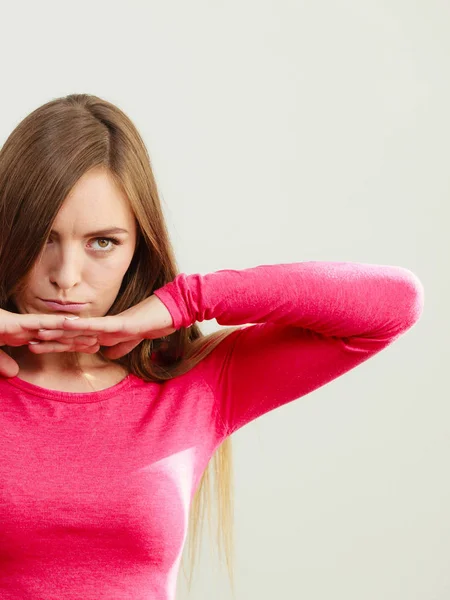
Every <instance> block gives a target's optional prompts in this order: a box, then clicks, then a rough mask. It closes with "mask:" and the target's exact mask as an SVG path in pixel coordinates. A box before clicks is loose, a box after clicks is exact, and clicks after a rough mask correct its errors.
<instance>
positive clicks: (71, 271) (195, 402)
mask: <svg viewBox="0 0 450 600" xmlns="http://www.w3.org/2000/svg"><path fill="white" fill-rule="evenodd" d="M0 227H1V236H0V265H1V277H0V309H1V310H0V345H1V346H2V350H0V375H1V377H0V402H1V405H2V410H1V411H0V429H1V432H2V444H1V447H0V524H1V532H2V533H1V536H0V554H1V556H2V560H1V570H0V590H1V593H0V596H1V597H2V599H4V600H7V599H9V598H11V599H12V598H17V597H21V598H24V599H25V598H30V599H31V598H38V597H39V598H46V599H47V600H50V599H51V598H58V599H59V598H62V597H64V598H65V599H69V598H85V599H88V598H89V599H90V598H99V597H101V598H121V599H127V598H130V599H133V600H137V599H141V598H142V599H144V598H158V599H167V600H168V599H173V598H174V597H175V592H176V590H175V587H176V581H177V575H178V569H179V566H180V562H181V560H180V559H181V555H182V551H183V547H184V544H185V541H186V537H187V533H188V529H189V528H190V527H191V526H192V534H193V539H192V540H191V541H192V548H194V546H195V544H194V540H196V541H197V542H198V536H197V534H198V525H199V523H200V521H201V519H202V518H203V514H204V513H203V510H204V507H205V500H206V498H205V492H206V491H208V492H209V483H210V481H209V474H210V470H211V469H210V468H209V467H211V466H212V464H213V459H214V473H215V478H216V484H217V486H218V488H217V489H218V500H219V517H220V521H221V524H222V535H223V540H224V542H225V546H226V553H227V554H226V555H227V563H228V567H229V572H230V576H231V575H232V570H231V567H230V565H231V539H232V537H231V533H232V527H231V523H232V520H231V515H232V509H231V493H230V490H231V487H230V484H231V473H232V471H231V465H232V463H231V441H230V436H231V435H232V434H233V433H234V432H235V431H237V430H238V429H239V428H241V427H243V426H244V425H246V424H247V423H249V422H250V421H252V420H254V419H256V418H258V417H259V416H261V415H263V414H265V413H267V412H269V411H271V410H274V409H276V408H277V407H280V406H283V405H285V404H287V403H289V402H292V401H293V400H295V399H298V398H301V397H303V396H305V395H306V394H309V393H310V392H312V391H313V390H315V389H317V388H319V387H321V386H323V385H325V384H327V383H329V382H330V381H332V380H333V379H336V378H337V377H340V376H341V375H343V374H344V373H346V372H348V371H350V370H351V369H354V368H355V367H357V366H358V365H360V364H361V363H363V362H364V361H366V360H368V359H369V358H371V357H373V356H375V355H376V354H377V353H378V352H380V351H381V350H383V349H384V348H387V347H388V346H389V345H390V344H391V343H392V342H394V341H395V340H396V339H397V338H398V337H399V336H400V335H402V334H404V333H405V332H406V331H407V330H408V329H409V328H410V327H412V326H413V325H414V324H415V323H416V322H417V320H418V319H419V317H420V315H421V312H422V309H423V299H424V291H423V287H422V284H421V282H420V281H419V279H418V278H417V277H416V276H415V275H414V274H413V273H412V272H411V271H409V270H408V269H405V268H402V267H397V266H388V265H373V264H364V263H354V262H292V263H286V264H272V265H259V266H255V267H252V268H248V269H243V270H234V269H224V270H220V271H216V272H212V273H208V274H206V275H201V274H199V273H194V274H185V273H180V272H179V270H178V268H177V264H176V260H175V257H174V252H173V249H172V246H171V244H170V241H169V236H168V233H167V227H166V224H165V222H164V218H163V213H162V210H161V204H160V199H159V196H158V191H157V186H156V183H155V178H154V175H153V172H152V168H151V164H150V159H149V156H148V153H147V151H146V148H145V145H144V143H143V141H142V139H141V137H140V135H139V133H138V131H137V130H136V128H135V126H134V125H133V123H132V122H131V121H130V119H129V118H128V117H127V116H126V115H125V114H124V113H123V112H122V111H121V110H120V109H119V108H118V107H116V106H114V105H113V104H111V103H109V102H107V101H105V100H103V99H101V98H98V97H96V96H91V95H86V94H73V95H70V96H67V97H64V98H58V99H56V100H53V101H51V102H48V103H47V104H45V105H43V106H41V107H39V108H38V109H36V110H35V111H34V112H32V113H31V114H30V115H28V116H27V117H26V118H25V119H24V120H23V121H22V122H21V123H20V124H19V125H18V126H17V127H16V129H15V130H14V131H13V132H12V133H11V135H10V136H9V137H8V139H7V141H6V143H5V144H4V146H3V148H2V149H1V151H0ZM207 319H216V321H217V322H218V323H219V324H220V325H224V326H228V327H226V328H223V329H221V330H220V331H216V332H214V333H212V334H210V335H203V334H202V332H201V330H200V328H199V326H198V324H197V322H201V321H204V320H207ZM189 516H190V517H191V518H190V519H189ZM197 549H198V545H197ZM192 557H193V553H191V558H192ZM193 562H194V561H193V560H192V562H191V575H192V566H193ZM231 578H232V577H231Z"/></svg>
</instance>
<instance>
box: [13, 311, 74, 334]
mask: <svg viewBox="0 0 450 600" xmlns="http://www.w3.org/2000/svg"><path fill="white" fill-rule="evenodd" d="M17 316H18V317H20V320H19V319H18V320H16V321H12V327H13V328H14V331H18V330H19V329H25V330H27V331H29V330H37V329H63V325H64V322H67V323H68V322H69V321H66V318H65V317H64V316H63V315H44V314H33V313H30V314H22V313H21V314H20V315H17Z"/></svg>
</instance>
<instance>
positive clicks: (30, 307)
mask: <svg viewBox="0 0 450 600" xmlns="http://www.w3.org/2000/svg"><path fill="white" fill-rule="evenodd" d="M112 228H120V229H124V230H126V231H125V232H110V233H107V232H106V231H103V232H102V233H95V232H100V231H102V230H108V229H112ZM136 236H137V224H136V220H135V217H134V214H133V213H132V211H131V208H130V207H129V204H128V200H127V198H126V196H124V195H123V193H122V192H121V191H120V190H119V189H118V188H117V187H116V186H115V184H114V182H113V180H112V179H111V178H110V177H109V176H108V174H107V172H106V171H104V170H103V169H95V170H92V171H90V172H89V173H87V174H86V175H84V176H83V177H82V178H81V179H80V180H79V181H78V182H77V184H76V185H75V186H74V188H73V189H72V191H71V193H70V195H69V196H68V197H67V198H66V200H65V202H64V204H63V205H62V207H61V209H60V211H59V212H58V214H57V216H56V219H55V221H54V223H53V226H52V233H51V235H50V238H49V240H48V242H47V244H46V246H45V248H44V249H43V251H42V253H41V255H40V256H39V258H38V260H37V261H36V263H35V265H34V267H33V269H32V271H31V272H30V274H29V277H28V279H27V285H26V287H25V289H24V291H23V292H21V293H20V294H18V295H17V296H14V297H13V300H14V302H15V304H16V306H17V308H18V310H19V312H20V313H51V312H56V310H55V309H54V308H50V307H48V306H47V305H46V304H45V303H44V302H43V300H59V301H62V302H74V303H86V304H85V306H84V307H82V308H81V309H80V310H79V311H77V312H73V311H70V310H69V311H67V312H70V313H71V314H77V315H78V316H80V317H98V316H104V315H105V314H106V313H107V312H108V310H109V309H110V307H111V306H112V304H113V303H114V301H115V299H116V296H117V294H118V292H119V289H120V286H121V283H122V280H123V277H124V275H125V273H126V271H127V269H128V267H129V265H130V263H131V260H132V258H133V254H134V250H135V247H136ZM110 238H114V240H113V239H110ZM64 314H66V313H64Z"/></svg>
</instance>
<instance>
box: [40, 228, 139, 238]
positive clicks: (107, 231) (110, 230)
mask: <svg viewBox="0 0 450 600" xmlns="http://www.w3.org/2000/svg"><path fill="white" fill-rule="evenodd" d="M110 233H129V231H128V230H127V229H121V228H120V227H107V228H106V229H101V230H100V231H91V232H90V233H86V234H85V236H86V237H90V236H96V235H98V236H100V235H108V234H110ZM50 234H53V235H56V237H60V234H59V232H58V231H56V230H55V229H52V230H51V231H50Z"/></svg>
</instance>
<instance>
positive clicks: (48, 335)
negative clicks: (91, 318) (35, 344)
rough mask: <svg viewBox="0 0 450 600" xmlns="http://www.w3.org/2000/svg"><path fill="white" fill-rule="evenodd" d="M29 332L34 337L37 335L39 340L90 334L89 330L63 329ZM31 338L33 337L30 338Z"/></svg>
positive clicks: (71, 337)
mask: <svg viewBox="0 0 450 600" xmlns="http://www.w3.org/2000/svg"><path fill="white" fill-rule="evenodd" d="M30 334H33V335H34V336H35V337H37V338H38V339H40V340H45V341H49V340H57V339H60V338H63V339H65V340H66V339H73V338H76V337H79V336H82V335H88V334H90V335H92V333H91V332H86V331H64V330H62V329H44V330H43V331H40V330H39V331H38V332H37V333H36V332H30ZM30 339H33V338H30Z"/></svg>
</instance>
